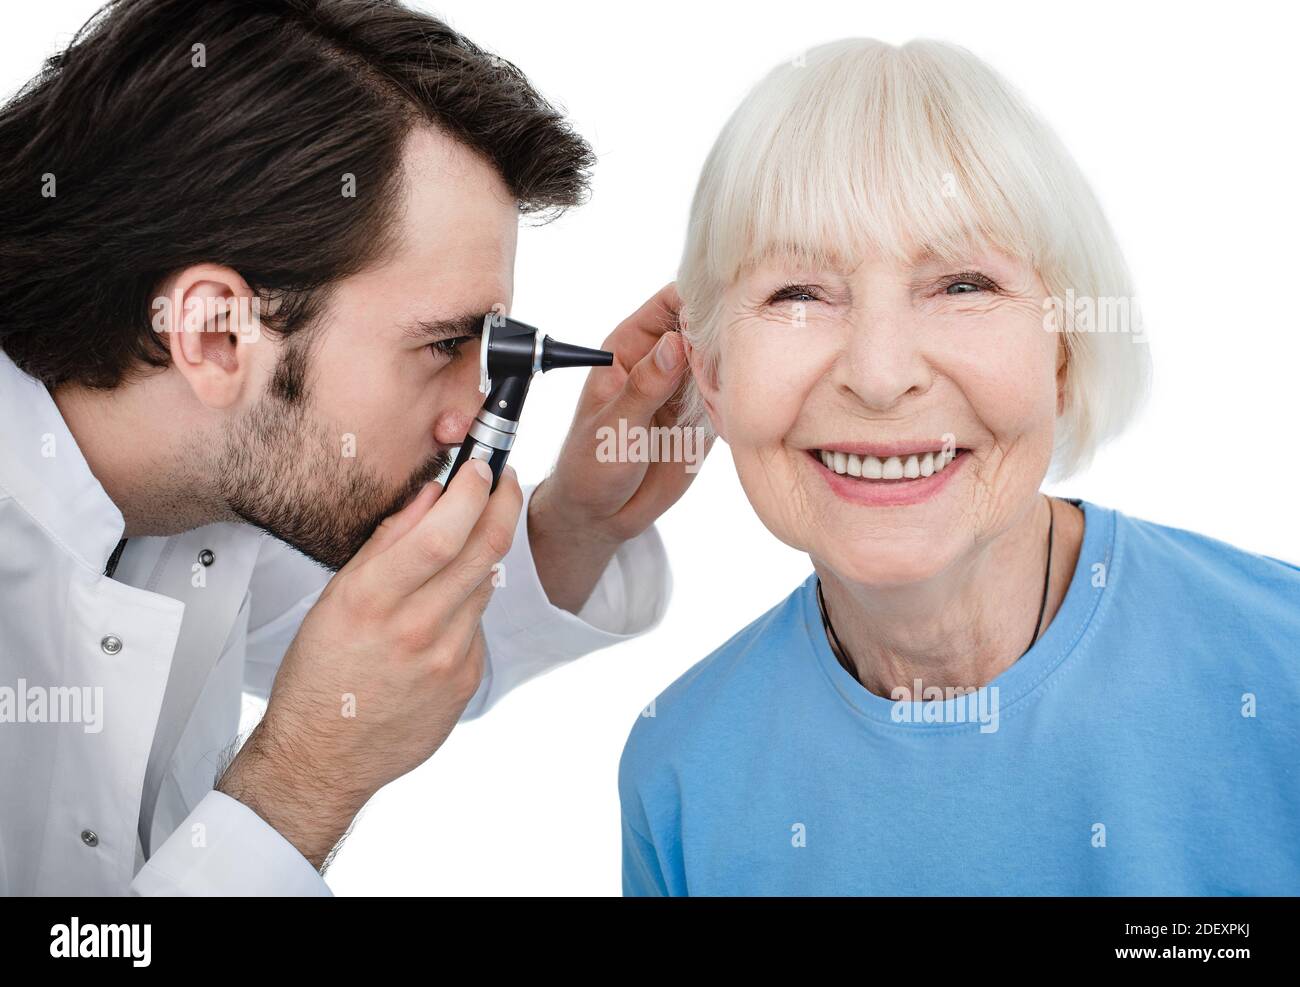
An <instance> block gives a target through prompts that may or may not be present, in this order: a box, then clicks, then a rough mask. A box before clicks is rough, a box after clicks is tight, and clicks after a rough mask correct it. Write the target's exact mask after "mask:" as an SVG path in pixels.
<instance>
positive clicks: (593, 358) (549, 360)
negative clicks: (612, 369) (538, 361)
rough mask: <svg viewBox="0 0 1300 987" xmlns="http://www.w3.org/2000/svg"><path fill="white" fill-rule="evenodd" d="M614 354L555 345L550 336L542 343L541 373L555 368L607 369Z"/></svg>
mask: <svg viewBox="0 0 1300 987" xmlns="http://www.w3.org/2000/svg"><path fill="white" fill-rule="evenodd" d="M613 362H614V354H613V353H608V352H606V351H605V350H592V349H588V348H587V347H585V346H574V345H573V344H572V343H557V342H556V341H555V340H553V339H552V338H551V337H550V336H547V337H546V338H545V339H544V340H543V341H542V372H543V373H545V372H546V371H547V370H554V369H555V368H556V367H608V366H609V365H610V364H612V363H613Z"/></svg>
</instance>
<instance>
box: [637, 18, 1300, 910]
mask: <svg viewBox="0 0 1300 987" xmlns="http://www.w3.org/2000/svg"><path fill="white" fill-rule="evenodd" d="M679 288H680V290H681V294H682V298H683V301H684V309H683V313H684V326H683V331H684V333H685V337H686V339H687V342H688V352H689V355H690V361H691V367H692V371H693V387H694V393H693V394H692V395H689V396H688V397H689V399H690V400H689V404H691V405H693V406H694V407H695V408H696V409H697V413H698V421H699V422H701V423H704V422H705V421H706V420H707V423H708V425H709V427H711V428H712V429H713V430H715V431H716V433H717V434H718V435H719V436H721V437H722V438H723V439H724V440H725V441H726V442H727V444H728V446H729V447H730V449H731V452H732V456H733V458H734V461H735V464H736V470H737V472H738V474H739V478H740V482H741V484H742V486H743V487H744V490H745V494H746V496H747V497H748V499H749V502H750V504H751V505H752V506H753V509H754V510H755V511H756V512H757V513H758V516H759V518H760V519H761V520H762V522H763V524H764V525H766V527H767V528H768V530H770V531H771V532H772V533H773V534H774V535H775V536H776V537H777V538H779V539H781V540H782V541H783V542H785V543H786V544H788V545H791V546H794V547H795V548H798V549H799V550H801V551H805V552H807V553H808V555H809V557H810V559H811V562H812V568H813V570H814V571H813V574H812V575H810V576H809V577H808V578H807V580H805V581H804V582H803V583H802V584H801V585H800V586H798V587H797V588H796V589H795V590H794V592H793V593H792V594H791V595H790V596H789V597H788V598H786V600H785V601H784V602H782V603H781V604H779V605H778V606H777V607H775V608H774V609H772V610H770V611H769V612H768V613H766V614H764V615H763V616H762V617H760V618H759V619H758V620H756V621H755V622H754V623H752V624H750V625H749V626H748V627H746V628H745V629H743V630H741V631H740V632H739V633H737V634H736V635H735V636H733V637H732V638H731V639H730V640H728V641H727V642H726V643H725V644H723V645H722V646H721V647H720V648H718V650H716V651H715V652H713V654H711V655H709V657H707V658H706V659H704V661H702V662H700V663H699V664H698V665H696V666H695V667H694V668H692V669H691V670H690V671H689V672H688V673H687V674H686V675H684V676H683V677H682V678H681V679H679V680H678V681H677V682H676V683H675V684H674V685H672V686H671V687H670V688H669V689H668V690H667V691H666V692H664V693H663V695H661V696H660V697H659V698H658V699H657V700H656V702H655V703H654V704H653V706H652V707H649V708H648V709H647V710H646V712H645V713H644V714H643V715H642V716H641V717H640V718H639V719H638V722H637V724H636V726H635V728H634V729H633V730H632V733H631V736H630V738H629V740H628V743H627V747H626V749H625V751H624V754H623V759H622V763H621V766H620V795H621V801H622V808H623V840H624V889H625V891H626V892H627V893H629V894H672V895H681V894H885V895H889V894H899V895H917V894H919V895H924V894H975V895H991V894H1073V895H1115V894H1118V895H1134V894H1155V895H1161V894H1174V895H1185V894H1297V893H1300V845H1297V834H1300V770H1298V768H1297V758H1298V757H1300V725H1298V724H1300V713H1298V712H1297V710H1300V568H1297V567H1296V566H1293V565H1289V564H1287V563H1284V562H1281V561H1278V560H1277V559H1273V558H1269V557H1266V556H1260V555H1254V554H1250V553H1248V552H1245V551H1241V550H1238V549H1235V548H1233V547H1231V546H1229V545H1226V544H1223V543H1221V542H1218V541H1215V540H1213V539H1211V538H1208V537H1204V536H1201V535H1197V534H1193V533H1191V532H1187V531H1180V530H1175V529H1171V528H1168V527H1163V526H1161V525H1157V524H1152V523H1149V522H1146V521H1141V520H1137V519H1134V518H1131V517H1128V516H1126V515H1124V514H1122V513H1119V512H1118V511H1115V510H1112V509H1108V508H1105V507H1101V506H1098V505H1096V504H1092V503H1088V502H1086V501H1082V500H1076V499H1056V498H1052V497H1049V496H1046V495H1044V494H1043V493H1041V492H1040V490H1039V487H1040V484H1041V483H1042V482H1043V480H1044V477H1045V476H1046V475H1047V473H1048V471H1049V468H1052V469H1053V470H1054V471H1055V473H1054V475H1059V476H1067V475H1069V474H1070V473H1072V472H1074V471H1077V470H1078V469H1079V468H1081V467H1082V466H1083V465H1084V464H1085V463H1086V462H1087V461H1088V460H1089V458H1090V457H1091V455H1092V454H1093V452H1094V451H1095V450H1096V449H1097V448H1098V447H1099V445H1100V444H1102V443H1103V442H1104V441H1105V440H1107V439H1108V438H1110V437H1112V436H1114V435H1115V434H1116V433H1117V432H1119V431H1120V430H1121V429H1122V427H1123V426H1124V425H1125V424H1126V423H1127V422H1128V421H1129V420H1130V419H1131V418H1132V416H1133V415H1134V413H1135V410H1136V408H1137V407H1138V406H1139V404H1140V401H1141V399H1142V397H1143V395H1144V392H1145V387H1146V380H1147V374H1148V366H1147V361H1148V347H1147V346H1146V345H1144V343H1145V339H1144V337H1142V336H1141V335H1140V329H1139V327H1138V326H1137V325H1136V324H1132V323H1125V322H1124V316H1125V314H1126V312H1125V306H1124V304H1123V303H1124V302H1125V301H1126V300H1130V299H1131V298H1132V296H1133V291H1132V288H1131V287H1130V283H1129V277H1128V274H1127V272H1126V269H1125V265H1124V262H1123V259H1122V257H1121V255H1120V252H1119V250H1118V248H1117V246H1116V243H1115V240H1114V237H1113V235H1112V232H1111V230H1110V228H1109V226H1108V224H1107V222H1106V220H1105V218H1104V217H1103V215H1102V212H1101V210H1100V208H1099V207H1098V204H1097V202H1096V200H1095V198H1094V197H1093V195H1092V193H1091V191H1090V190H1089V188H1088V186H1087V184H1086V183H1085V181H1084V179H1083V178H1082V177H1081V175H1080V173H1079V170H1078V169H1077V167H1076V165H1075V164H1074V163H1073V162H1072V160H1071V159H1070V157H1069V156H1068V154H1067V153H1066V152H1065V150H1064V149H1063V148H1062V146H1061V145H1060V143H1059V142H1058V141H1057V140H1056V138H1055V137H1054V136H1053V135H1052V134H1051V132H1050V131H1049V130H1048V129H1047V127H1046V126H1045V125H1044V124H1043V123H1042V122H1041V121H1040V120H1039V119H1038V118H1037V117H1036V116H1035V115H1034V114H1033V113H1032V112H1031V111H1030V110H1029V109H1028V108H1027V107H1026V106H1025V104H1024V103H1023V102H1022V101H1021V99H1020V98H1019V97H1018V96H1017V95H1016V94H1015V93H1014V92H1013V91H1011V89H1010V88H1009V87H1008V86H1007V84H1006V83H1005V82H1004V81H1003V80H1001V79H1000V78H999V77H998V76H997V75H996V74H995V73H993V72H992V71H991V70H990V69H989V68H988V67H986V66H985V65H984V64H982V63H981V62H980V61H979V60H977V59H976V58H974V57H973V56H971V55H970V54H969V53H967V52H966V51H964V50H962V49H960V48H956V47H953V46H950V45H945V44H940V43H935V42H928V41H927V42H913V43H910V44H907V45H904V46H902V47H893V46H890V45H886V44H882V43H879V42H875V41H843V42H838V43H834V44H830V45H826V46H824V47H822V48H819V49H816V50H814V51H812V52H809V53H808V54H807V55H806V56H804V57H803V58H802V59H800V60H799V61H798V62H797V63H791V64H789V65H785V66H782V67H779V68H778V69H776V70H775V71H773V72H772V73H771V74H770V75H768V76H767V78H766V79H765V80H764V81H763V82H761V83H760V84H759V85H758V87H757V88H756V89H755V90H754V91H753V92H752V93H751V94H750V95H749V96H748V98H747V99H746V100H745V102H744V103H743V104H742V105H741V106H740V108H739V109H738V110H737V111H736V113H735V114H734V115H733V117H732V118H731V120H730V121H729V122H728V123H727V125H726V127H725V129H724V131H723V133H722V135H721V136H720V138H719V139H718V142H717V144H716V146H715V147H714V148H713V151H712V153H711V154H710V156H709V158H708V161H707V163H706V164H705V167H704V171H703V174H702V176H701V179H700V183H699V188H698V190H697V192H696V196H695V199H694V203H693V206H692V213H691V222H690V228H689V234H688V242H687V245H686V250H685V255H684V259H683V263H682V268H681V271H680V275H679ZM1129 311H1131V307H1130V308H1129ZM1099 313H1101V314H1099ZM1124 330H1128V331H1124ZM1152 458H1153V459H1155V460H1158V458H1159V450H1158V449H1157V450H1152Z"/></svg>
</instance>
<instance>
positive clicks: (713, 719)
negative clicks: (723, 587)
mask: <svg viewBox="0 0 1300 987" xmlns="http://www.w3.org/2000/svg"><path fill="white" fill-rule="evenodd" d="M815 578H816V577H815V576H813V575H809V576H808V578H807V579H806V580H804V581H803V582H802V583H800V584H799V585H798V586H797V587H796V588H795V589H794V590H793V591H792V592H791V593H790V594H789V595H788V596H786V597H785V599H783V600H782V601H781V602H780V603H778V604H777V605H776V606H774V607H772V608H771V609H770V610H768V611H767V612H766V613H764V614H763V615H762V616H760V617H758V618H757V619H756V620H753V621H751V622H750V623H749V624H747V625H746V626H745V627H743V628H741V629H740V630H739V631H737V632H736V633H735V634H733V635H732V636H731V637H729V638H728V639H727V640H726V641H724V642H723V643H722V644H721V645H719V646H718V647H717V648H715V649H714V650H713V651H712V652H710V653H709V654H708V655H707V656H706V657H705V658H703V659H701V660H700V661H698V662H696V663H695V664H694V665H692V666H691V667H690V668H689V669H687V670H686V671H685V672H684V673H682V675H681V676H679V677H678V678H677V679H676V680H675V681H674V682H673V683H672V684H671V685H670V686H668V688H667V689H665V690H664V691H663V692H661V693H660V694H659V695H658V696H656V697H655V699H654V700H653V701H652V702H651V703H650V705H649V706H647V707H646V708H645V709H644V710H642V712H641V715H640V716H639V717H638V719H637V722H636V724H635V725H634V726H633V728H632V733H631V735H630V736H629V737H628V741H627V747H626V748H625V750H624V757H625V758H626V757H627V756H628V752H629V751H631V752H638V753H645V754H646V755H647V756H650V757H656V758H657V757H659V756H660V755H661V754H663V753H665V752H664V751H654V750H646V748H653V747H655V746H657V745H662V744H665V743H673V744H680V743H682V742H683V741H685V740H688V739H690V738H691V737H692V736H693V735H695V734H698V732H700V731H702V730H707V729H718V730H727V729H729V727H728V726H727V724H728V723H729V722H731V721H732V720H733V719H735V718H738V717H743V716H745V715H747V714H746V713H745V710H746V709H752V708H753V707H754V706H755V704H761V703H763V702H764V701H765V700H764V695H765V694H768V693H772V692H777V691H780V690H781V689H782V688H783V685H782V679H783V677H784V675H785V674H786V671H787V670H788V669H789V668H790V667H791V664H792V662H797V660H798V656H799V655H800V654H801V653H802V651H804V650H807V648H808V647H809V645H808V641H807V630H806V625H805V622H806V606H807V596H808V594H809V593H810V592H811V589H810V587H811V586H812V583H813V580H814V579H815ZM665 728H666V729H665Z"/></svg>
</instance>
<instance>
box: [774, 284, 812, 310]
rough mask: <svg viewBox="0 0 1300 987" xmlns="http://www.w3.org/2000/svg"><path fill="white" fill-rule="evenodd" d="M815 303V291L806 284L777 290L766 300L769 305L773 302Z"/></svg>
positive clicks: (792, 285)
mask: <svg viewBox="0 0 1300 987" xmlns="http://www.w3.org/2000/svg"><path fill="white" fill-rule="evenodd" d="M815 301H817V289H816V288H814V287H813V286H812V285H807V284H788V285H786V286H785V287H784V288H778V289H777V290H776V291H774V292H772V294H771V296H770V297H769V298H768V300H767V303H768V304H769V305H771V304H773V303H775V302H815Z"/></svg>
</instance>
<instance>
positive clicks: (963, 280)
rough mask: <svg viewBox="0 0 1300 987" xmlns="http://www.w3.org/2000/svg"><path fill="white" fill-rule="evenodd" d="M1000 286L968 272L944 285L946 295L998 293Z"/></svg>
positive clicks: (982, 276)
mask: <svg viewBox="0 0 1300 987" xmlns="http://www.w3.org/2000/svg"><path fill="white" fill-rule="evenodd" d="M997 290H998V286H997V285H996V284H994V283H993V282H992V281H990V280H989V279H988V278H986V277H985V276H984V275H982V274H976V273H974V272H967V273H964V274H958V275H955V276H954V277H952V278H950V279H949V280H948V281H947V282H946V283H945V284H944V294H946V295H969V294H971V293H972V292H976V291H997Z"/></svg>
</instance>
